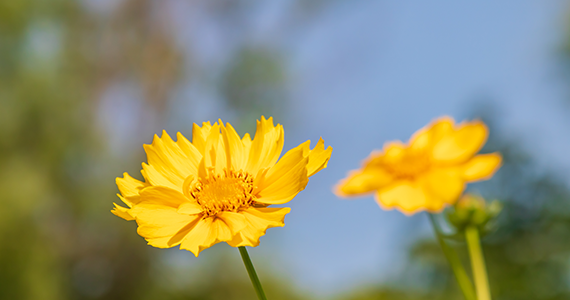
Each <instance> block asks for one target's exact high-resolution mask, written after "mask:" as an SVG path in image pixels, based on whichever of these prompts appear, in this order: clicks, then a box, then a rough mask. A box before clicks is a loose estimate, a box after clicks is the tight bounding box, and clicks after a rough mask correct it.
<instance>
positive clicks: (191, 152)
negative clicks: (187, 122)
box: [176, 132, 203, 175]
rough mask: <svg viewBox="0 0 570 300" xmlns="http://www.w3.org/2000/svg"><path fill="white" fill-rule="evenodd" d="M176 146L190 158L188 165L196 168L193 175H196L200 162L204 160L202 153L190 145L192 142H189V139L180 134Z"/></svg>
mask: <svg viewBox="0 0 570 300" xmlns="http://www.w3.org/2000/svg"><path fill="white" fill-rule="evenodd" d="M176 144H177V145H178V147H180V149H181V150H182V151H183V152H184V154H186V157H187V158H188V163H189V164H190V165H192V166H194V167H196V168H194V169H192V171H193V172H194V173H193V174H194V175H195V174H196V172H197V171H196V170H197V168H198V164H199V163H200V160H201V159H202V156H203V155H202V153H201V152H200V151H199V150H198V148H196V147H195V146H194V145H193V144H192V143H190V141H188V139H187V138H186V137H184V136H183V135H182V134H181V133H180V132H178V133H176Z"/></svg>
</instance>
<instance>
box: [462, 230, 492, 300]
mask: <svg viewBox="0 0 570 300" xmlns="http://www.w3.org/2000/svg"><path fill="white" fill-rule="evenodd" d="M465 239H466V240H467V246H468V247H469V256H471V268H472V269H473V277H474V278H475V287H476V288H477V298H478V299H479V300H491V292H490V291H489V280H488V279H487V270H486V268H485V258H484V257H483V251H482V250H481V244H480V242H479V230H478V229H477V227H475V226H469V227H467V228H466V229H465Z"/></svg>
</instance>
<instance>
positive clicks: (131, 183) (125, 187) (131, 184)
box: [115, 172, 145, 197]
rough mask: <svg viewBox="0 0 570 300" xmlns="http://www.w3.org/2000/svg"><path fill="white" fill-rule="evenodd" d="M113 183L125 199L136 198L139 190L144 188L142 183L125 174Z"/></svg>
mask: <svg viewBox="0 0 570 300" xmlns="http://www.w3.org/2000/svg"><path fill="white" fill-rule="evenodd" d="M115 181H116V183H117V186H118V187H119V191H121V194H122V195H123V196H125V197H130V196H138V194H139V190H140V189H142V188H143V187H144V186H145V184H144V182H142V181H138V180H136V179H134V178H133V177H131V176H130V175H129V174H128V173H127V172H125V173H123V178H121V177H117V179H116V180H115Z"/></svg>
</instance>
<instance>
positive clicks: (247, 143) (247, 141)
mask: <svg viewBox="0 0 570 300" xmlns="http://www.w3.org/2000/svg"><path fill="white" fill-rule="evenodd" d="M241 141H242V143H243V151H244V153H245V154H246V156H245V157H246V160H247V158H248V157H249V151H250V150H251V143H252V141H251V136H250V135H249V133H246V134H245V135H244V136H243V138H242V139H241Z"/></svg>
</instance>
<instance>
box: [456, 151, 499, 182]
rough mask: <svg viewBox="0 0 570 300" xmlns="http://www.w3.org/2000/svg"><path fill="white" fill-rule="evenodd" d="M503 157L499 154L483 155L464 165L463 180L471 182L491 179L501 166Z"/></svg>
mask: <svg viewBox="0 0 570 300" xmlns="http://www.w3.org/2000/svg"><path fill="white" fill-rule="evenodd" d="M501 162H502V157H501V154H499V153H498V152H495V153H490V154H481V155H477V156H475V157H473V158H472V159H470V160H469V161H467V162H466V163H465V164H464V165H463V167H462V168H463V178H464V179H465V180H467V181H469V182H472V181H478V180H485V179H489V178H491V176H493V174H495V172H496V171H497V170H498V169H499V167H500V166H501Z"/></svg>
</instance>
